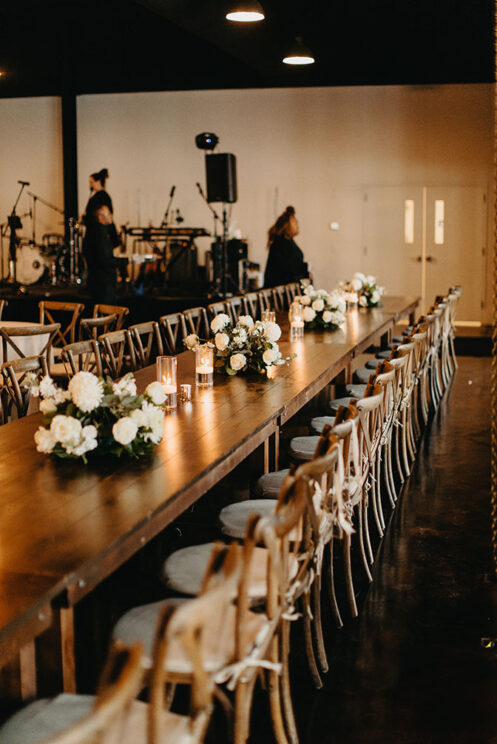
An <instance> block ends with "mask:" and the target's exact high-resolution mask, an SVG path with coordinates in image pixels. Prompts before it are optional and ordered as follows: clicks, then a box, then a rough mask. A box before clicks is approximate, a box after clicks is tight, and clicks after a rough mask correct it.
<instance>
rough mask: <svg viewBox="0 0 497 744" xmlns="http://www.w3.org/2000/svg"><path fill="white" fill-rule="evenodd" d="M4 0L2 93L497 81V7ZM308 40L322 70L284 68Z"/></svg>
mask: <svg viewBox="0 0 497 744" xmlns="http://www.w3.org/2000/svg"><path fill="white" fill-rule="evenodd" d="M227 4H228V0H37V1H36V2H35V1H34V0H2V2H1V4H0V70H4V71H5V75H4V76H3V77H1V78H0V96H1V97H9V96H31V95H59V94H63V93H77V94H79V93H99V92H113V91H115V92H119V91H140V90H144V91H145V90H178V89H201V88H204V89H205V88H245V87H272V86H295V85H297V86H306V85H359V84H362V85H384V84H414V85H429V84H438V83H485V82H487V83H488V82H493V79H494V73H493V2H492V1H491V0H347V2H344V1H343V0H342V1H341V2H339V1H338V0H305V1H302V2H301V1H300V0H262V5H263V7H264V9H265V11H266V20H265V21H264V22H262V23H258V24H250V25H238V24H237V25H235V24H232V23H230V22H229V21H226V20H225V19H224V14H225V10H226V6H227ZM295 36H302V37H303V41H304V43H305V44H306V45H307V46H308V47H309V48H311V49H312V51H313V52H314V54H315V57H316V64H314V65H311V66H309V67H305V68H292V67H288V66H286V65H284V64H282V62H281V58H282V56H283V54H284V52H285V48H287V47H288V46H289V44H290V43H291V42H292V40H293V38H294V37H295Z"/></svg>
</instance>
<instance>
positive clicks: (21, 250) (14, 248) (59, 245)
mask: <svg viewBox="0 0 497 744" xmlns="http://www.w3.org/2000/svg"><path fill="white" fill-rule="evenodd" d="M18 183H20V184H21V190H20V193H19V195H18V197H17V201H16V203H15V205H14V207H13V209H12V212H11V213H10V215H9V217H8V219H7V221H6V222H5V223H4V224H3V225H1V226H0V268H1V280H2V282H6V283H8V284H21V285H25V286H30V285H33V284H38V283H40V284H51V285H52V286H69V285H79V284H81V283H82V281H83V273H84V261H83V258H82V239H83V231H82V227H81V225H80V224H79V223H78V222H77V220H75V219H74V218H73V217H69V218H67V219H66V218H65V212H64V210H62V209H60V208H59V207H56V206H54V205H53V204H50V203H49V202H47V201H46V200H45V199H42V198H41V197H40V196H38V195H37V194H33V193H32V192H30V191H28V192H27V193H28V195H29V196H30V197H31V199H32V206H31V208H30V209H29V211H28V212H26V213H25V214H23V215H17V214H16V207H17V203H18V201H19V198H20V196H21V193H22V191H23V189H24V187H25V186H29V183H28V182H27V181H18ZM37 202H40V203H41V204H44V205H45V206H46V207H49V208H50V209H52V210H54V211H55V212H57V213H58V214H60V215H62V217H63V218H64V221H63V222H61V225H64V233H55V232H51V233H45V234H44V235H43V236H42V239H41V242H39V241H38V240H37V237H36V207H37ZM27 217H29V218H30V219H31V221H32V232H31V237H30V238H27V237H21V236H19V235H18V234H17V231H18V230H22V227H23V225H22V221H21V220H22V219H25V218H27ZM6 246H7V249H6ZM6 259H8V260H6Z"/></svg>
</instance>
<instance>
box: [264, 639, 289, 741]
mask: <svg viewBox="0 0 497 744" xmlns="http://www.w3.org/2000/svg"><path fill="white" fill-rule="evenodd" d="M271 647H272V651H271V661H273V662H275V663H277V662H278V655H279V654H278V637H276V638H274V639H273V640H272V642H271ZM267 676H268V690H269V706H270V708H271V721H272V723H273V731H274V738H275V739H276V742H277V744H289V743H288V738H287V735H286V731H285V725H284V722H283V709H282V703H281V695H280V679H279V675H278V673H277V672H275V671H271V670H270V671H269V672H268V675H267Z"/></svg>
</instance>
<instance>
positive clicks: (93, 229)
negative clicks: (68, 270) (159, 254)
mask: <svg viewBox="0 0 497 744" xmlns="http://www.w3.org/2000/svg"><path fill="white" fill-rule="evenodd" d="M108 177H109V171H108V170H107V168H102V170H100V171H98V173H92V174H91V176H90V190H91V196H90V198H89V199H88V204H87V205H86V210H85V215H84V223H85V226H86V232H85V237H84V239H83V254H84V257H85V259H86V264H87V268H88V289H89V292H90V295H91V297H92V300H93V301H94V302H95V303H102V304H107V305H112V304H113V303H114V302H115V299H116V265H117V260H116V259H114V258H113V255H112V252H113V249H114V248H117V246H119V245H120V240H119V237H118V235H117V230H116V226H115V224H114V219H113V210H112V199H111V198H110V196H109V194H108V193H107V191H106V190H105V182H106V180H107V178H108Z"/></svg>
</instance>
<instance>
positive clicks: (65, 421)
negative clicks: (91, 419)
mask: <svg viewBox="0 0 497 744" xmlns="http://www.w3.org/2000/svg"><path fill="white" fill-rule="evenodd" d="M81 429H82V427H81V421H79V420H78V419H76V418H73V417H72V416H63V415H61V414H58V415H57V416H54V417H53V419H52V421H51V422H50V432H51V434H52V436H53V438H54V439H55V441H56V442H60V443H61V444H64V445H65V444H74V443H75V442H79V440H80V437H81Z"/></svg>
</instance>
